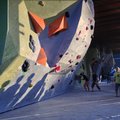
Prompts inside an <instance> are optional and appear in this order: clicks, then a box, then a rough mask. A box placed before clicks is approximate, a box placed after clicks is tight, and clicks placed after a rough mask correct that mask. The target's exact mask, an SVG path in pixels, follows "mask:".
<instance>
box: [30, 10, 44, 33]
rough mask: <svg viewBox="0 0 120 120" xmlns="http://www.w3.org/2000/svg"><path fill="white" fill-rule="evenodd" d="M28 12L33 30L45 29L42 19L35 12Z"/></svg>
mask: <svg viewBox="0 0 120 120" xmlns="http://www.w3.org/2000/svg"><path fill="white" fill-rule="evenodd" d="M28 13H29V16H30V19H31V22H32V24H33V27H34V30H35V32H36V33H40V32H41V31H42V30H44V29H45V21H44V19H42V18H40V17H38V16H37V15H36V14H34V13H32V12H28Z"/></svg>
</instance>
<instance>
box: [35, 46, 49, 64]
mask: <svg viewBox="0 0 120 120" xmlns="http://www.w3.org/2000/svg"><path fill="white" fill-rule="evenodd" d="M37 63H38V64H41V65H44V66H46V63H47V56H46V53H45V50H44V49H43V48H41V49H40V53H39V55H38V58H37Z"/></svg>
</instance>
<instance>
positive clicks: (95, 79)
mask: <svg viewBox="0 0 120 120" xmlns="http://www.w3.org/2000/svg"><path fill="white" fill-rule="evenodd" d="M77 78H78V80H81V81H83V83H84V84H83V87H84V89H85V90H86V91H90V87H89V78H88V76H87V75H85V74H84V72H82V73H80V75H79V76H78V77H77ZM98 81H99V79H98V77H97V75H96V74H93V75H92V85H91V89H92V92H93V91H94V87H95V86H96V87H97V88H98V90H99V91H101V88H100V86H99V84H98Z"/></svg>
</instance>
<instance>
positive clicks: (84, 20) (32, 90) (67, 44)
mask: <svg viewBox="0 0 120 120" xmlns="http://www.w3.org/2000/svg"><path fill="white" fill-rule="evenodd" d="M88 1H90V2H88ZM88 1H84V0H78V1H77V2H76V3H75V4H73V5H71V6H69V8H68V9H66V10H65V11H64V12H62V13H61V14H58V15H57V16H56V17H55V18H54V20H52V21H51V22H50V23H49V22H48V23H47V24H46V23H45V24H44V18H43V17H42V16H38V15H37V14H36V13H35V12H34V11H32V9H31V10H27V7H26V5H25V2H24V1H20V2H19V4H18V16H19V18H18V19H16V22H18V23H19V25H18V31H19V43H18V45H19V53H18V54H19V56H21V57H22V58H23V59H22V60H21V64H19V65H18V66H17V69H15V70H17V72H16V73H15V74H14V77H13V78H11V81H10V83H9V84H8V82H9V81H8V82H7V83H5V82H3V83H1V87H3V89H1V92H0V98H1V99H0V106H1V107H0V113H1V112H5V111H8V110H13V109H16V108H19V107H22V106H25V105H29V104H32V103H36V102H38V101H42V100H45V99H48V98H51V97H54V96H57V95H60V94H62V93H64V92H65V91H66V90H68V89H72V87H73V85H74V72H75V70H76V67H77V66H78V65H79V64H80V62H81V60H82V59H83V57H84V56H85V54H86V52H87V50H88V48H89V45H90V43H91V38H92V36H93V32H94V11H92V10H93V9H91V8H93V5H92V4H91V3H92V1H91V0H88ZM59 2H60V1H58V3H59ZM62 3H63V2H62ZM9 6H11V4H9ZM41 7H43V8H44V6H41ZM60 7H61V6H60ZM34 9H35V8H34ZM41 9H42V8H41ZM23 10H24V12H23ZM49 10H50V8H49ZM28 12H29V13H28ZM30 13H32V14H30ZM58 13H59V12H58ZM31 16H32V18H31ZM51 17H53V16H51ZM49 18H50V17H49ZM41 21H42V23H43V24H42V25H43V27H42V25H41ZM31 26H32V27H33V28H34V29H32V28H31ZM11 34H12V33H11ZM9 54H10V53H9ZM19 60H20V59H19ZM24 60H26V61H24ZM9 67H10V66H9Z"/></svg>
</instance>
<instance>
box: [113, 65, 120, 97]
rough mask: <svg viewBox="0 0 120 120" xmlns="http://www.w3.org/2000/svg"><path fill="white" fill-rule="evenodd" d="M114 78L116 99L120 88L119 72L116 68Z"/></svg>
mask: <svg viewBox="0 0 120 120" xmlns="http://www.w3.org/2000/svg"><path fill="white" fill-rule="evenodd" d="M114 77H115V93H116V97H118V90H119V87H120V72H119V69H118V67H117V68H116V72H115V74H114Z"/></svg>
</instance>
